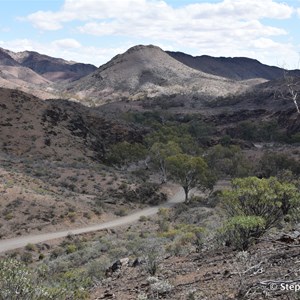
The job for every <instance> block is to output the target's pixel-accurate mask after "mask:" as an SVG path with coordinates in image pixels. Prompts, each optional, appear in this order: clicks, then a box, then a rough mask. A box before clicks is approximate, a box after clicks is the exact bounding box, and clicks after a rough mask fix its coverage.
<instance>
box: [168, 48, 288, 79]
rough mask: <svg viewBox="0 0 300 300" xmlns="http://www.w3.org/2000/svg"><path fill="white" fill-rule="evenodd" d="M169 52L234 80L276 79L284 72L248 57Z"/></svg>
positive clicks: (194, 66) (206, 71) (178, 58)
mask: <svg viewBox="0 0 300 300" xmlns="http://www.w3.org/2000/svg"><path fill="white" fill-rule="evenodd" d="M167 53H168V54H169V55H170V56H171V57H173V58H175V59H176V60H178V61H180V62H182V63H183V64H185V65H187V66H189V67H191V68H193V69H196V70H199V71H202V72H205V73H208V74H213V75H216V76H222V77H225V78H230V79H234V80H247V79H253V78H263V79H266V80H274V79H278V78H280V77H282V76H283V72H284V70H283V69H282V68H279V67H273V66H268V65H265V64H262V63H260V62H259V61H257V60H255V59H251V58H247V57H212V56H208V55H201V56H192V55H189V54H186V53H183V52H172V51H167Z"/></svg>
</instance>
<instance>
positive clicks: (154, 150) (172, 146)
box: [150, 141, 182, 183]
mask: <svg viewBox="0 0 300 300" xmlns="http://www.w3.org/2000/svg"><path fill="white" fill-rule="evenodd" d="M181 152H182V150H181V148H180V147H179V146H178V144H177V143H175V142H173V141H169V142H167V143H160V142H156V143H154V144H153V145H152V147H151V149H150V157H151V161H152V162H153V163H154V166H155V167H156V168H158V169H159V171H160V172H161V176H162V182H163V183H164V182H166V181H167V163H166V159H167V157H169V156H171V155H176V154H179V153H181Z"/></svg>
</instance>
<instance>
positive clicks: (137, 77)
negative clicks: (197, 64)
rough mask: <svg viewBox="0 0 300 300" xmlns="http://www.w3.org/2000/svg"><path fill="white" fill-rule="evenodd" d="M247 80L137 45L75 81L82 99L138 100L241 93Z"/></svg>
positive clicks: (73, 89)
mask: <svg viewBox="0 0 300 300" xmlns="http://www.w3.org/2000/svg"><path fill="white" fill-rule="evenodd" d="M247 87H248V84H247V83H241V82H236V81H233V80H229V79H226V78H223V77H218V76H214V75H211V74H207V73H204V72H201V71H198V70H195V69H192V68H190V67H187V66H186V65H184V64H182V63H180V62H178V61H177V60H176V59H174V58H172V57H170V56H169V55H168V54H167V53H165V52H164V51H163V50H161V49H160V48H158V47H156V46H152V45H150V46H135V47H133V48H130V49H129V50H128V51H126V52H125V53H124V54H121V55H117V56H116V57H114V58H113V59H112V60H111V61H109V62H108V63H107V64H105V65H103V66H101V67H100V68H99V69H98V70H96V71H95V72H93V73H92V74H90V75H88V76H87V77H84V78H82V79H80V80H78V81H76V82H74V83H73V84H71V85H70V86H69V87H68V89H67V92H69V93H70V94H72V93H75V94H76V97H77V98H78V99H81V100H83V99H86V98H88V99H91V100H93V101H94V102H95V103H96V104H97V105H98V104H101V103H103V102H105V101H114V100H116V99H117V100H119V99H120V98H129V99H131V100H137V99H141V98H145V97H154V96H158V95H176V94H186V95H190V94H197V95H201V96H202V97H204V98H211V97H217V96H223V95H228V94H230V93H241V92H243V91H245V90H246V89H247Z"/></svg>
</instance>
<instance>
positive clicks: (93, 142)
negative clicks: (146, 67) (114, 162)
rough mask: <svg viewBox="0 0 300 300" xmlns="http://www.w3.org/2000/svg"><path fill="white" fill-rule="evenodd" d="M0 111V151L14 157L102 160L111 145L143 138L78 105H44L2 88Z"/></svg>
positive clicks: (63, 102) (32, 98)
mask: <svg viewBox="0 0 300 300" xmlns="http://www.w3.org/2000/svg"><path fill="white" fill-rule="evenodd" d="M0 107H1V110H0V120H1V121H0V122H1V123H0V151H2V152H4V153H7V154H11V155H16V156H22V157H36V158H37V159H38V158H42V159H51V160H62V161H64V162H72V161H76V160H78V159H79V160H80V159H82V158H83V157H84V158H85V159H86V160H87V161H89V160H99V159H100V160H101V158H102V157H103V155H104V153H105V149H106V147H107V146H108V145H111V144H113V143H115V142H117V141H121V140H123V139H127V140H129V141H130V140H139V139H140V138H141V137H140V133H139V132H138V131H135V130H134V129H132V128H129V127H128V126H125V125H121V124H118V123H117V121H112V120H110V121H107V120H106V119H105V118H103V117H102V116H100V115H99V114H98V113H97V111H96V110H93V109H89V108H87V107H84V106H82V105H80V104H78V103H73V102H68V101H62V100H52V101H41V100H40V99H38V98H36V97H33V96H31V95H29V94H26V93H23V92H20V91H16V90H8V89H2V88H1V89H0ZM33 112H34V114H33Z"/></svg>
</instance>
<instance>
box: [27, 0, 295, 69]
mask: <svg viewBox="0 0 300 300" xmlns="http://www.w3.org/2000/svg"><path fill="white" fill-rule="evenodd" d="M295 11H296V10H295V9H294V8H293V7H291V6H289V5H288V4H285V3H283V2H279V1H276V0H264V1H262V0H223V1H219V2H216V3H209V2H207V3H205V2H202V1H201V2H200V1H199V3H197V4H190V5H185V6H183V5H182V6H180V7H179V8H174V7H172V6H171V5H168V4H167V3H166V2H164V1H160V0H110V1H107V0H65V1H64V5H63V6H62V7H61V9H60V10H58V11H38V12H35V13H33V14H31V15H29V16H27V17H26V19H27V20H28V21H30V22H31V23H32V24H33V25H34V26H35V27H37V28H39V29H42V30H59V29H63V28H64V26H65V24H66V23H70V24H71V26H73V30H75V31H76V30H77V31H78V33H81V34H83V35H84V34H86V35H94V36H99V37H104V36H105V37H109V36H117V37H120V36H122V37H123V40H124V38H127V40H131V39H134V40H139V41H145V40H146V41H152V43H155V44H159V43H160V44H167V45H170V46H172V47H173V48H174V49H179V50H181V49H186V48H188V49H197V53H196V54H198V55H199V54H202V53H203V54H209V55H216V56H220V55H223V56H225V55H229V56H235V55H237V56H241V55H244V54H245V56H246V55H248V56H250V57H256V58H258V59H261V57H263V58H264V59H265V60H264V61H263V62H270V61H271V60H272V57H271V55H270V53H272V56H274V53H278V55H279V56H280V55H287V51H286V45H284V44H280V43H275V42H274V41H273V40H275V38H276V37H278V36H282V35H288V32H286V31H285V30H284V29H283V28H280V27H278V26H271V25H265V24H264V19H278V20H282V19H287V18H290V17H291V16H292V14H293V13H294V12H295ZM298 14H299V16H300V9H298ZM73 21H76V23H71V22H73ZM74 24H76V25H74ZM78 24H80V25H78ZM269 24H270V23H269ZM73 34H74V32H73ZM272 39H273V40H272ZM271 42H273V43H275V44H276V45H277V49H276V48H275V47H274V44H272V43H271ZM52 45H53V47H54V49H58V48H60V49H63V51H69V52H72V53H75V52H76V53H78V54H80V52H82V56H81V57H82V59H81V61H83V59H85V57H86V56H84V53H85V51H86V50H87V49H89V48H88V47H84V46H82V45H80V44H79V43H78V42H77V41H74V40H70V39H65V40H59V41H55V42H53V43H52ZM127 45H128V44H127ZM121 48H122V49H123V47H121ZM292 48H293V47H292V45H290V46H289V49H290V50H289V51H288V54H289V55H290V54H291V52H290V51H294V52H295V53H296V52H297V51H296V50H295V49H293V50H292ZM84 49H86V50H84ZM95 49H96V48H95ZM98 50H99V49H98ZM98 50H97V51H98ZM103 51H105V50H103ZM267 51H269V54H268V55H267V54H266V53H267ZM273 51H274V52H273ZM69 52H68V53H69ZM294 52H293V53H294ZM98 53H100V52H99V51H98ZM106 53H109V51H107V52H106ZM104 56H105V55H104ZM104 56H102V58H103V57H104ZM78 57H79V56H78ZM96 57H97V58H98V57H99V56H96ZM96 57H93V58H92V59H93V60H94V61H95V59H96ZM110 57H111V56H110ZM72 59H73V58H72ZM89 59H91V58H89ZM99 62H101V63H102V62H103V61H102V60H99Z"/></svg>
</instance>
